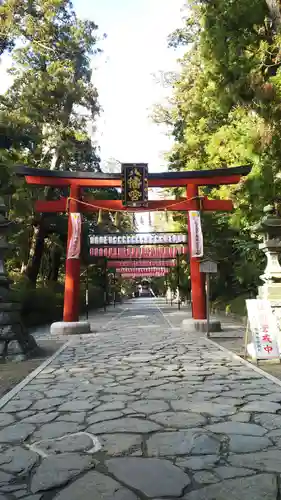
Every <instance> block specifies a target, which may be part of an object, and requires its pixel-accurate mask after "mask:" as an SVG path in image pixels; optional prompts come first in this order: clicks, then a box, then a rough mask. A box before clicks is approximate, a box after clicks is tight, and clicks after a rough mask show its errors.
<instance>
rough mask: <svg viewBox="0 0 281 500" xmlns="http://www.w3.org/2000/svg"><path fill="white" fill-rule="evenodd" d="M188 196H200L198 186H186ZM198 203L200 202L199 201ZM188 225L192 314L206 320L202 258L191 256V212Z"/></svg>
mask: <svg viewBox="0 0 281 500" xmlns="http://www.w3.org/2000/svg"><path fill="white" fill-rule="evenodd" d="M186 197H187V199H188V200H190V199H194V200H195V199H196V197H198V186H196V185H195V184H189V185H188V186H187V187H186ZM197 203H198V202H197ZM187 225H188V248H189V255H190V259H189V262H190V281H191V300H192V302H191V303H192V316H193V319H194V320H195V321H196V320H204V319H206V317H207V311H206V293H205V280H204V274H203V273H201V272H200V259H198V258H197V257H192V256H191V236H190V228H189V212H188V216H187Z"/></svg>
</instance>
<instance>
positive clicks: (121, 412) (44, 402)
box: [0, 299, 281, 500]
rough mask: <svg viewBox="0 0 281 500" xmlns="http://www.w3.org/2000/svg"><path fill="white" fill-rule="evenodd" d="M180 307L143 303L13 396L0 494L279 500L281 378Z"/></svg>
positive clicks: (0, 445)
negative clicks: (254, 364)
mask: <svg viewBox="0 0 281 500" xmlns="http://www.w3.org/2000/svg"><path fill="white" fill-rule="evenodd" d="M183 314H185V315H187V312H186V311H184V312H182V311H181V312H179V313H178V314H177V312H176V311H175V309H171V308H169V307H167V305H165V304H164V303H163V302H161V301H155V300H153V299H151V300H142V299H137V300H136V301H134V302H132V303H131V304H127V305H126V307H124V308H123V310H122V311H118V312H117V314H116V316H115V317H114V315H113V314H112V315H111V316H110V318H109V319H108V317H107V316H106V315H105V316H104V320H103V324H102V319H101V318H100V317H99V328H100V330H99V332H97V333H95V334H92V335H89V336H82V337H79V338H77V339H73V340H72V342H71V343H69V344H68V345H67V346H66V348H65V349H64V350H63V351H61V352H60V354H59V355H58V356H57V357H56V358H55V359H53V360H52V362H51V363H50V364H49V365H47V366H45V367H44V368H43V369H42V371H41V372H39V373H38V374H37V376H36V377H35V378H33V379H31V380H30V381H29V382H28V384H27V385H25V386H24V387H22V389H21V390H20V392H18V393H15V394H14V396H13V397H12V398H11V399H10V401H8V402H7V403H6V404H5V405H4V406H3V407H2V408H1V410H0V450H1V453H0V500H4V499H5V500H16V499H18V498H20V499H21V498H22V499H25V500H27V499H28V500H29V499H30V500H52V499H55V500H74V499H80V498H81V499H83V500H88V499H89V500H90V499H91V500H92V499H95V500H144V499H153V500H160V499H164V498H165V499H166V500H169V499H175V498H183V499H187V500H201V499H202V500H226V499H227V500H237V499H239V500H246V499H247V500H249V499H251V500H271V499H274V500H275V499H276V500H278V498H281V491H279V489H280V479H279V478H280V473H281V387H280V385H278V384H277V383H276V384H275V383H274V382H273V381H272V380H269V379H268V378H266V377H264V376H263V374H262V373H259V372H256V371H255V370H253V369H252V368H251V367H250V366H248V365H247V364H245V363H243V362H241V361H239V360H238V359H235V358H233V357H232V356H231V355H230V354H228V353H227V352H225V351H222V350H220V349H219V348H218V346H217V345H216V344H214V343H212V342H209V341H208V340H207V339H206V338H204V337H200V336H198V334H197V333H195V332H194V331H193V329H192V324H191V328H190V331H189V332H187V331H186V330H185V331H184V332H183V331H181V329H180V328H179V324H180V321H181V320H182V316H183ZM0 403H1V401H0Z"/></svg>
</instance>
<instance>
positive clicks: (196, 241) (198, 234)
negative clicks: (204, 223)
mask: <svg viewBox="0 0 281 500" xmlns="http://www.w3.org/2000/svg"><path fill="white" fill-rule="evenodd" d="M188 216H189V230H190V241H191V249H190V252H191V253H190V255H191V257H203V255H204V245H203V233H202V227H201V217H200V212H199V211H197V210H191V211H190V212H189V213H188Z"/></svg>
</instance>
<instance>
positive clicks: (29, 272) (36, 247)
mask: <svg viewBox="0 0 281 500" xmlns="http://www.w3.org/2000/svg"><path fill="white" fill-rule="evenodd" d="M45 236H46V233H45V228H44V227H43V225H42V224H39V225H38V226H36V227H35V228H34V235H33V239H32V244H31V249H30V256H29V262H28V264H27V267H26V276H27V277H28V279H29V280H30V282H31V283H32V284H34V285H36V281H37V276H38V273H39V270H40V265H41V259H42V255H43V252H44V246H45Z"/></svg>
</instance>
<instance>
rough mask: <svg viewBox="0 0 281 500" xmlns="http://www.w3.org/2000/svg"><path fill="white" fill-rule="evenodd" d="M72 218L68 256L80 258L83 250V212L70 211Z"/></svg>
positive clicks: (69, 257)
mask: <svg viewBox="0 0 281 500" xmlns="http://www.w3.org/2000/svg"><path fill="white" fill-rule="evenodd" d="M69 216H70V220H71V237H70V242H69V245H68V251H67V258H68V259H79V258H80V251H81V226H82V220H81V214H79V213H70V214H69Z"/></svg>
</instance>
